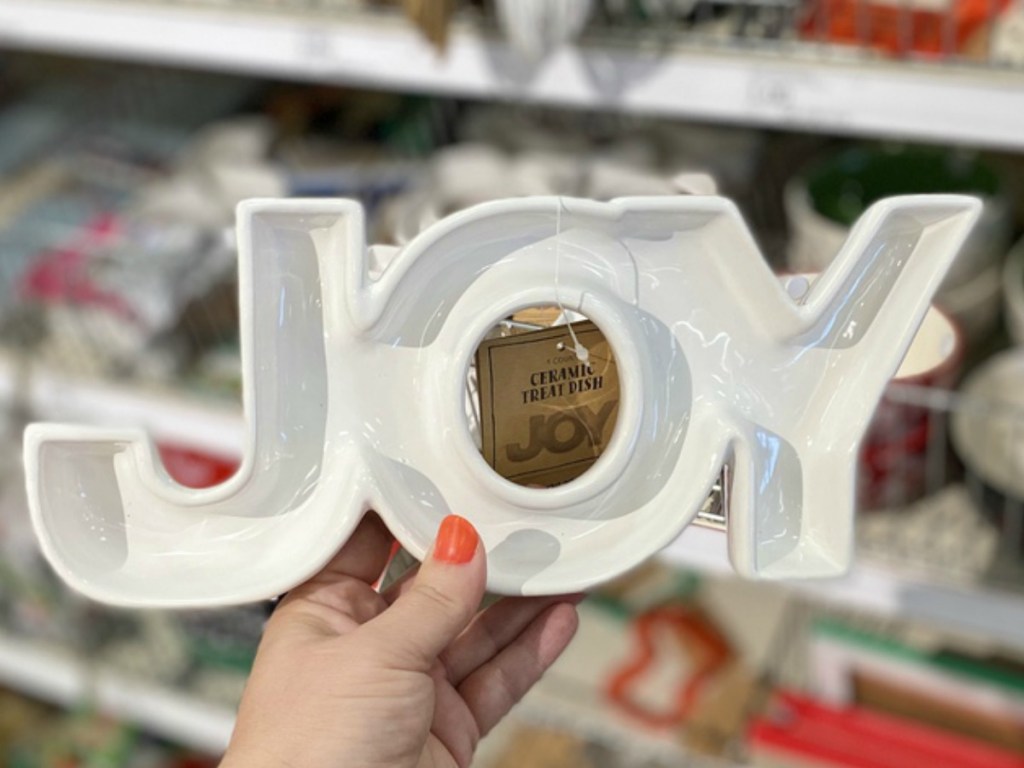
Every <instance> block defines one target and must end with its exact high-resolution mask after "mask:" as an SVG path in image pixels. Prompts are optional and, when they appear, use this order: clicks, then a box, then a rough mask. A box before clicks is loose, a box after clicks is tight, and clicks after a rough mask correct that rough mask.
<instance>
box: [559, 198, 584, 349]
mask: <svg viewBox="0 0 1024 768" xmlns="http://www.w3.org/2000/svg"><path fill="white" fill-rule="evenodd" d="M564 207H565V203H564V201H563V200H562V196H561V195H559V196H558V207H557V208H556V210H555V301H556V302H558V308H559V309H560V310H561V312H562V317H564V318H565V320H566V324H567V326H568V328H569V336H570V337H571V338H572V344H573V352H574V353H575V354H576V359H577V360H579V361H580V362H581V363H584V364H586V363H588V362H590V350H589V349H587V348H586V347H585V346H583V344H581V343H580V340H579V339H578V338H577V337H576V331H575V329H574V328H573V327H572V322H571V320H570V318H569V315H568V312H567V311H566V309H565V305H564V304H562V294H561V289H560V286H559V282H558V275H559V271H560V268H561V263H562V208H564ZM566 213H568V210H567V211H566Z"/></svg>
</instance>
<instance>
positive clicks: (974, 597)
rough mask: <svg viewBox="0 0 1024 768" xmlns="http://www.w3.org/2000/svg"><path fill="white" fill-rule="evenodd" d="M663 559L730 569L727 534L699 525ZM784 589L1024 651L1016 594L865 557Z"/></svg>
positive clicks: (1023, 600)
mask: <svg viewBox="0 0 1024 768" xmlns="http://www.w3.org/2000/svg"><path fill="white" fill-rule="evenodd" d="M662 557H664V558H665V559H666V560H668V561H669V562H672V563H674V564H676V565H679V566H684V567H687V568H693V569H695V570H699V571H706V572H711V573H723V572H729V571H731V569H732V566H731V565H730V564H729V557H728V553H727V549H726V537H725V534H724V533H723V532H722V531H719V530H714V529H711V528H705V527H702V526H690V527H689V528H687V529H686V530H685V531H684V532H683V534H682V535H681V536H680V537H679V538H678V539H676V541H674V542H673V543H672V544H670V545H669V546H668V547H667V548H666V549H665V550H663V551H662ZM786 586H788V587H792V588H793V589H795V590H797V591H799V592H800V593H802V594H804V595H806V596H808V597H811V598H814V599H816V600H821V601H823V602H826V603H829V604H831V605H834V606H839V605H842V606H846V607H849V608H854V609H863V610H867V611H871V612H874V613H880V614H884V615H887V616H892V617H899V618H904V619H916V620H920V621H924V622H928V623H930V624H933V625H936V626H948V627H951V628H959V629H961V630H963V631H968V632H974V633H981V634H984V635H985V636H987V637H990V638H992V639H993V640H995V641H997V642H1002V643H1006V644H1007V645H1010V646H1013V647H1016V648H1024V596H1022V595H1020V594H1013V593H1010V592H1004V591H1001V590H998V589H995V588H991V587H988V586H984V585H977V586H970V585H960V584H957V585H954V584H945V583H937V582H934V581H930V580H926V579H925V578H924V577H921V578H918V577H916V576H915V575H913V574H911V573H905V572H903V571H900V570H897V569H895V568H893V567H889V566H884V565H881V564H877V563H874V562H870V561H865V560H863V559H858V561H857V563H856V564H855V565H854V567H853V569H852V570H851V571H850V573H849V574H848V575H846V576H845V577H843V578H839V579H821V580H807V581H799V580H793V581H788V582H786Z"/></svg>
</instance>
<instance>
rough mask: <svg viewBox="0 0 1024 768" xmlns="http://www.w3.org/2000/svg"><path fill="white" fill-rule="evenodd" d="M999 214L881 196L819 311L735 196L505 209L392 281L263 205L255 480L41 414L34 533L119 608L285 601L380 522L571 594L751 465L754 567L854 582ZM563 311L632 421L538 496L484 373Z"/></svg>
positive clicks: (255, 292) (34, 466) (433, 234)
mask: <svg viewBox="0 0 1024 768" xmlns="http://www.w3.org/2000/svg"><path fill="white" fill-rule="evenodd" d="M978 211H979V204H978V202H977V201H976V200H974V199H973V198H968V197H960V196H933V197H908V198H900V199H892V200H888V201H884V202H882V203H879V204H877V205H876V206H874V207H873V208H872V209H871V210H870V211H868V212H867V213H866V214H865V216H864V217H863V218H862V220H861V221H860V222H859V223H858V225H857V226H856V227H855V228H854V229H853V231H852V232H851V234H850V237H849V239H848V240H847V242H846V244H845V245H844V247H843V249H842V250H841V252H840V253H839V256H838V258H837V259H836V260H835V261H834V262H833V263H832V264H831V266H830V267H829V269H828V270H827V271H826V272H825V273H824V274H822V275H821V277H820V278H819V279H818V280H817V281H816V282H815V283H814V285H813V286H812V287H811V289H810V290H809V291H808V292H807V294H806V295H805V296H803V297H801V299H800V301H799V302H797V301H795V300H794V299H793V298H791V297H790V296H789V295H787V293H786V292H785V290H784V289H783V287H782V286H781V284H780V282H779V281H778V280H777V279H776V278H775V276H773V275H772V274H771V272H770V271H769V270H768V268H767V266H766V265H765V263H764V261H763V260H762V258H761V255H760V253H759V252H758V249H757V246H756V244H755V243H754V241H753V239H752V237H751V236H750V233H749V232H748V230H747V228H746V226H745V225H744V222H743V220H742V218H741V216H740V215H739V213H738V212H737V210H736V208H735V207H734V206H733V205H732V204H731V203H730V202H729V201H727V200H725V199H722V198H718V197H652V198H624V199H620V200H616V201H613V202H611V203H595V202H592V201H587V200H577V199H563V198H556V197H537V198H521V199H515V200H504V201H499V202H494V203H486V204H483V205H480V206H477V207H475V208H471V209H469V210H466V211H462V212H460V213H457V214H454V215H452V216H450V217H448V218H446V219H444V220H442V221H440V222H438V223H437V224H435V225H433V226H431V227H430V228H428V229H427V230H425V231H424V232H423V233H422V234H420V235H419V236H418V237H417V238H415V239H414V240H413V241H412V242H411V243H409V244H408V245H407V246H405V247H404V248H403V249H402V250H401V251H400V252H399V253H398V254H397V255H396V256H395V257H394V258H393V260H391V261H390V263H389V264H388V266H387V267H386V268H385V269H384V271H383V273H382V274H381V275H380V277H379V279H372V278H371V277H370V276H369V274H368V266H367V265H368V264H370V263H373V262H374V261H375V259H374V257H373V253H372V252H369V253H368V251H367V248H366V245H365V241H364V227H363V214H362V211H361V209H360V208H359V206H358V205H357V204H355V203H352V202H348V201H325V200H258V201H250V202H247V203H244V204H242V205H241V206H240V208H239V212H238V213H239V215H238V220H239V224H238V237H239V251H240V296H241V324H242V325H241V334H242V336H241V338H242V363H243V380H244V386H243V399H244V405H245V411H246V414H247V423H248V445H247V451H246V455H245V458H244V461H243V464H242V467H241V469H240V470H239V471H238V474H237V475H236V476H235V477H233V478H232V479H231V480H229V481H228V482H226V483H224V484H223V485H222V486H219V487H216V488H211V489H206V490H188V489H185V488H183V487H181V486H177V485H175V484H174V483H173V482H172V481H171V480H170V479H169V478H168V477H167V475H166V473H165V472H164V471H163V468H162V467H161V466H160V464H159V461H158V460H157V459H156V458H155V452H154V450H153V447H152V445H151V443H150V442H149V441H148V440H147V439H146V437H145V436H144V435H143V434H141V433H139V432H137V431H124V430H117V431H111V430H99V429H94V428H83V427H75V426H61V425H33V426H31V427H29V428H28V430H27V432H26V436H25V458H26V472H27V483H28V496H29V503H30V509H31V513H32V519H33V523H34V525H35V528H36V531H37V533H38V535H39V538H40V541H41V543H42V547H43V551H44V552H45V554H46V556H47V557H48V558H49V560H50V562H51V563H52V564H53V565H54V567H55V568H56V569H57V571H58V572H59V573H60V574H61V575H62V576H63V577H64V579H66V580H67V581H68V582H69V583H70V584H71V585H72V586H74V587H75V588H77V589H78V590H80V591H81V592H84V593H85V594H87V595H89V596H91V597H93V598H95V599H98V600H102V601H105V602H109V603H116V604H121V605H135V606H141V605H146V606H211V605H225V604H231V603H238V602H244V601H249V600H256V599H263V598H267V597H269V596H273V595H277V594H280V593H281V592H284V591H286V590H288V589H290V588H291V587H293V586H294V585H295V584H297V583H299V582H301V581H302V580H304V579H305V578H307V577H308V576H310V575H311V574H313V573H314V572H315V571H317V570H318V569H319V568H320V567H321V566H322V565H323V564H324V563H325V562H326V561H327V560H328V559H329V558H330V557H331V555H332V554H333V553H334V552H335V551H336V550H337V549H338V547H339V546H340V545H341V544H342V543H343V542H344V541H345V540H346V538H347V537H348V536H349V535H350V533H351V532H352V530H353V529H354V528H355V526H356V524H357V523H358V522H359V520H360V518H361V517H362V516H363V514H364V513H365V512H366V511H367V510H368V509H375V510H377V511H378V513H379V514H380V515H381V516H382V517H383V519H384V520H385V522H386V523H387V525H388V526H389V527H390V529H391V530H392V532H393V533H394V534H395V535H396V537H397V538H398V540H399V541H400V542H401V543H402V545H403V546H404V547H405V548H406V549H408V550H409V551H411V552H412V553H413V554H414V555H416V556H417V557H422V556H423V555H424V553H425V552H426V551H427V549H428V547H429V546H430V544H431V541H432V539H433V537H434V534H435V532H436V530H437V527H438V525H439V524H440V522H441V520H442V518H443V517H444V516H445V515H447V514H448V513H449V512H456V513H459V514H462V515H464V516H466V517H468V518H469V519H470V520H472V522H473V523H474V524H475V525H476V527H477V528H478V530H479V531H480V534H481V537H482V539H483V542H484V545H485V547H486V549H487V551H488V556H489V562H488V565H489V572H488V584H489V587H490V588H491V589H492V590H494V591H498V592H502V593H511V594H540V593H559V592H568V591H572V590H578V589H583V588H586V587H588V586H590V585H593V584H595V583H597V582H600V581H602V580H605V579H609V578H611V577H613V576H616V575H618V574H620V573H622V572H624V571H625V570H627V569H628V568H630V567H632V566H634V565H636V564H637V563H639V562H640V561H642V560H643V559H645V558H646V557H648V556H650V555H652V554H653V553H655V552H656V551H658V550H659V549H660V548H661V547H663V546H664V545H666V544H667V543H668V542H670V541H671V540H672V539H673V538H674V537H676V536H677V535H678V534H679V532H680V531H681V530H682V528H683V527H684V526H685V525H686V524H687V523H688V522H689V521H690V520H691V519H692V518H693V517H694V515H695V514H696V512H697V510H698V508H699V507H700V505H701V503H702V502H703V501H704V499H705V497H706V495H707V493H708V490H709V488H710V486H711V484H712V482H713V480H714V479H716V478H717V477H718V474H719V471H720V468H721V467H722V465H723V464H724V463H729V464H730V466H731V477H732V486H731V493H730V502H729V504H730V506H729V546H730V553H731V558H732V561H733V563H734V565H735V567H736V568H737V570H739V571H740V572H741V573H743V574H746V575H748V576H760V577H768V578H782V577H811V576H830V575H835V574H838V573H841V572H842V571H843V570H844V569H845V568H846V567H847V566H848V564H849V561H850V557H851V539H852V527H853V508H854V499H853V496H854V492H853V489H854V475H855V472H856V467H857V461H856V455H857V445H858V442H859V440H860V439H861V436H862V435H863V433H864V430H865V428H866V426H867V424H868V421H869V419H870V417H871V414H872V411H873V410H874V408H875V405H876V403H877V402H878V399H879V397H880V395H881V393H882V391H883V388H884V387H885V385H886V383H887V381H888V380H889V378H890V377H891V375H892V374H893V372H894V371H896V369H897V368H898V367H899V364H900V361H901V360H902V358H903V356H904V353H905V352H906V350H907V347H908V345H909V344H910V341H911V339H912V338H913V336H914V331H915V329H916V328H917V326H918V324H919V323H920V322H921V319H922V318H923V317H924V314H925V312H926V310H927V308H928V305H929V301H930V299H931V296H932V294H933V293H934V291H935V289H936V288H937V287H938V285H939V283H940V282H941V280H942V278H943V275H944V274H945V272H946V269H947V268H948V267H949V265H950V263H951V262H952V260H953V257H954V256H955V255H956V252H957V249H958V248H959V247H960V245H961V243H962V242H963V240H964V238H965V237H966V235H967V233H968V231H969V230H970V228H971V226H972V224H973V222H974V221H975V219H976V218H977V215H978ZM371 251H372V249H371ZM558 303H561V304H562V305H563V306H564V307H565V308H567V309H569V310H574V311H577V312H580V313H582V314H584V315H586V316H588V317H590V318H591V319H592V320H594V321H595V322H596V323H597V324H598V325H599V326H600V327H601V328H602V330H603V331H604V333H605V335H606V337H607V338H608V340H609V341H610V343H611V345H612V348H613V349H614V352H615V356H616V359H617V362H618V369H619V376H620V386H621V398H620V404H619V413H618V421H617V424H616V429H615V433H614V435H613V437H612V440H611V441H610V444H609V445H608V447H607V449H606V450H605V452H604V454H603V455H602V456H601V458H600V459H599V460H598V461H597V463H596V464H595V465H594V466H593V467H592V468H591V469H590V470H589V471H587V472H586V473H585V474H584V475H582V476H581V477H579V478H577V479H576V480H574V481H572V482H570V483H567V484H566V485H563V486H560V487H557V488H552V489H535V488H526V487H521V486H518V485H515V484H513V483H511V482H509V481H507V480H505V479H503V478H501V477H499V476H498V475H497V474H496V473H494V472H493V471H492V470H491V468H490V467H488V466H487V465H486V463H485V462H484V460H483V458H482V457H481V455H480V454H479V452H478V451H477V449H476V447H475V445H474V443H473V441H472V439H471V437H470V434H469V430H468V428H467V426H466V420H465V407H464V386H465V381H466V371H467V367H468V366H469V362H470V360H471V358H472V355H473V352H474V350H475V348H476V345H477V343H478V341H479V340H480V339H481V338H482V337H483V336H484V334H485V332H486V331H487V330H489V329H490V328H491V326H492V325H493V324H494V323H495V322H496V321H498V320H499V319H501V318H504V317H507V316H508V315H510V314H512V313H513V311H516V310H519V309H521V308H525V307H529V306H536V305H551V304H558Z"/></svg>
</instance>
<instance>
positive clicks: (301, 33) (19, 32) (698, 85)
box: [0, 0, 1024, 148]
mask: <svg viewBox="0 0 1024 768" xmlns="http://www.w3.org/2000/svg"><path fill="white" fill-rule="evenodd" d="M0 46H6V47H11V48H22V49H33V50H44V51H52V52H65V53H75V54H84V55H90V56H99V57H105V58H126V59H132V60H138V61H146V62H156V63H167V64H180V65H186V66H192V67H200V68H208V69H214V70H221V71H232V72H240V73H254V74H264V75H273V76H277V77H285V78H292V79H299V80H311V81H319V82H335V83H344V84H351V85H364V86H369V87H376V88H384V89H399V90H405V91H410V92H421V93H433V94H439V95H459V96H468V97H478V98H488V99H491V98H499V99H521V100H524V101H531V102H537V103H544V104H560V105H566V106H573V107H580V108H596V109H612V110H621V111H624V112H628V113H637V114H652V115H668V116H677V117H694V118H700V119H709V120H717V121H726V122H731V123H741V124H754V125H765V126H778V127H790V128H797V129H805V130H814V131H823V132H829V133H835V134H845V135H862V136H887V137H898V138H913V139H921V140H932V141H942V142H948V141H955V142H960V143H968V144H974V145H979V146H982V145H984V146H998V147H1008V148H1011V147H1012V148H1021V147H1024V73H1013V72H1009V71H998V70H992V69H984V68H980V67H979V68H978V69H977V70H974V69H968V68H962V67H942V66H941V65H915V64H910V63H906V62H886V61H875V60H870V61H849V60H847V61H840V60H838V57H835V58H836V59H837V60H836V61H834V62H833V61H831V60H830V61H822V60H821V59H810V58H807V57H806V56H805V57H804V59H805V60H801V59H800V58H799V57H797V56H779V55H770V54H768V53H766V52H764V51H761V52H759V51H757V50H756V49H752V50H749V51H742V52H741V51H736V50H732V51H723V50H710V49H701V48H698V47H686V48H682V47H678V46H677V47H676V48H674V49H672V50H671V51H670V52H668V53H663V52H659V51H655V50H653V49H652V50H650V51H647V50H638V49H628V48H622V47H614V46H610V45H609V46H584V47H581V48H565V49H562V50H560V51H558V52H556V53H554V54H553V55H552V56H550V57H549V58H548V59H546V60H545V61H544V62H543V63H542V64H541V65H540V66H538V67H537V68H536V69H533V70H531V69H529V68H526V67H525V66H524V64H523V62H522V61H521V60H520V59H519V58H518V57H517V56H516V55H515V54H514V53H513V52H512V51H511V50H510V49H509V48H508V47H507V46H506V45H505V44H504V43H503V42H502V41H500V40H494V39H490V38H487V37H485V36H482V35H481V34H479V33H478V32H476V31H474V30H473V29H472V28H470V27H468V26H466V25H456V28H455V29H454V31H453V33H452V36H451V40H450V42H449V45H448V48H447V50H446V51H445V53H444V55H439V54H438V53H437V52H436V51H435V50H434V49H433V48H432V47H431V46H430V45H429V44H428V43H427V42H426V41H425V40H424V39H422V38H421V37H420V36H419V35H418V34H417V33H416V32H415V31H414V30H413V29H412V28H411V27H410V25H408V24H403V23H398V22H396V21H394V20H392V19H390V18H388V17H381V16H379V15H371V14H360V13H354V12H353V13H348V14H339V19H338V20H337V21H325V17H324V16H323V15H320V16H314V15H308V14H307V15H305V16H302V15H296V14H287V13H272V12H266V13H255V12H251V11H250V12H240V11H228V10H226V8H225V9H210V8H196V7H187V6H177V7H170V6H164V5H161V4H159V3H149V4H146V3H141V2H140V3H131V2H126V1H125V0H121V2H111V0H32V2H31V3H25V2H23V1H22V0H0Z"/></svg>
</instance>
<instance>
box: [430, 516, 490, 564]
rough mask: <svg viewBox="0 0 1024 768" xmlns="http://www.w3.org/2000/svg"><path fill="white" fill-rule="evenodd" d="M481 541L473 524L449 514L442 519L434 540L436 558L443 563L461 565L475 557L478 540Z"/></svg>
mask: <svg viewBox="0 0 1024 768" xmlns="http://www.w3.org/2000/svg"><path fill="white" fill-rule="evenodd" d="M478 541H480V537H479V535H477V532H476V528H474V527H473V524H472V523H470V522H469V520H466V519H465V518H463V517H459V516H458V515H448V517H446V518H445V519H444V520H442V521H441V528H440V529H439V530H438V532H437V540H436V541H435V542H434V559H436V560H440V561H441V562H442V563H452V564H454V565H461V564H462V563H468V562H469V561H470V560H472V559H473V553H475V552H476V545H477V542H478Z"/></svg>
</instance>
